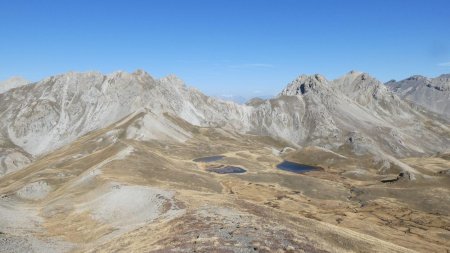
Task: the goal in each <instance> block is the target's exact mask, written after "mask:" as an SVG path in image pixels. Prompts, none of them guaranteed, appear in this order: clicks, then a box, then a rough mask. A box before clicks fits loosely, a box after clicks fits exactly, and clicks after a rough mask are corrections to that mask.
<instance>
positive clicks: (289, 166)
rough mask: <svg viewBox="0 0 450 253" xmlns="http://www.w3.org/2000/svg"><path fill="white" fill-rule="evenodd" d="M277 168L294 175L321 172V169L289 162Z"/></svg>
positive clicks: (284, 162)
mask: <svg viewBox="0 0 450 253" xmlns="http://www.w3.org/2000/svg"><path fill="white" fill-rule="evenodd" d="M277 168H278V169H280V170H285V171H290V172H294V173H305V172H308V171H315V170H320V168H319V167H315V166H311V165H306V164H301V163H294V162H289V161H283V162H282V163H279V164H278V165H277Z"/></svg>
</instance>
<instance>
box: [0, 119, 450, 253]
mask: <svg viewBox="0 0 450 253" xmlns="http://www.w3.org/2000/svg"><path fill="white" fill-rule="evenodd" d="M140 116H141V115H134V116H130V117H128V118H125V119H123V120H122V121H120V122H119V123H116V124H113V125H111V126H109V127H107V128H104V129H101V130H96V131H93V132H91V133H88V134H86V135H84V136H82V137H81V138H79V139H78V140H76V141H74V142H73V143H71V144H70V145H67V146H64V147H62V148H60V149H58V150H56V151H54V152H52V153H51V154H48V155H44V156H42V157H40V158H39V159H38V160H36V161H35V162H33V163H32V164H31V165H29V166H28V167H26V168H24V169H22V170H20V171H17V172H15V173H11V174H8V175H6V176H4V177H3V178H1V179H0V195H1V197H0V214H1V215H2V219H1V221H0V251H2V252H64V251H67V252H180V251H181V252H444V253H446V252H448V249H449V248H450V244H449V242H450V213H449V210H450V188H449V185H450V175H449V173H450V171H449V168H450V159H449V157H448V155H447V156H445V155H441V156H439V155H436V156H430V157H420V158H415V157H409V158H405V159H402V161H403V162H404V163H406V164H408V165H410V166H411V167H412V168H415V169H416V170H417V171H418V172H419V173H420V174H421V175H423V176H421V177H420V178H417V179H416V180H414V181H411V180H407V179H405V178H404V177H399V176H398V174H399V172H396V171H395V170H394V171H388V172H387V173H386V174H380V173H379V171H378V168H376V166H375V164H376V163H375V162H374V161H373V160H372V159H371V157H370V156H363V155H362V156H356V155H353V154H351V152H348V150H347V149H346V148H345V145H344V146H343V147H342V148H341V149H339V151H331V150H327V149H324V148H319V147H314V146H309V147H304V148H301V147H300V148H299V147H297V148H294V147H291V145H289V144H288V143H286V142H283V141H280V140H275V139H273V138H270V137H261V136H255V135H244V134H237V133H235V132H230V131H226V130H223V129H220V128H210V127H198V126H193V125H191V124H189V123H187V122H184V121H182V120H181V119H179V118H176V117H171V116H169V115H165V117H167V120H170V121H173V122H174V123H176V124H177V125H179V126H181V127H182V128H183V131H185V132H187V133H189V134H190V135H191V138H189V140H187V141H186V142H183V143H179V142H175V141H152V142H145V141H136V140H133V139H128V138H126V129H127V128H128V127H129V126H130V125H132V124H133V122H134V121H136V120H137V118H139V117H140ZM207 156H222V157H219V158H216V159H209V160H208V159H206V160H205V159H200V160H195V159H197V158H202V157H207ZM283 160H288V161H292V162H298V163H302V164H309V165H313V166H316V167H320V168H321V169H320V170H313V171H308V172H305V173H293V172H289V171H283V170H280V169H278V168H277V164H279V163H281V162H283ZM214 165H226V166H237V167H240V168H244V169H245V172H244V173H234V174H233V173H231V174H220V173H214V172H210V171H208V170H207V168H208V167H210V166H214ZM389 177H392V178H395V179H396V180H395V181H392V182H387V183H383V182H382V180H383V179H386V178H389Z"/></svg>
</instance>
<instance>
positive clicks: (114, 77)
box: [0, 70, 450, 171]
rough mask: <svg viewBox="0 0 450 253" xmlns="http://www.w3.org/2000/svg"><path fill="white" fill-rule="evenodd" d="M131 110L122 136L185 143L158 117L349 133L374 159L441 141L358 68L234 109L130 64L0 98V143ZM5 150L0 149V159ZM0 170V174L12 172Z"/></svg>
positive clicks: (269, 130) (289, 136) (33, 140)
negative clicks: (130, 69)
mask: <svg viewBox="0 0 450 253" xmlns="http://www.w3.org/2000/svg"><path fill="white" fill-rule="evenodd" d="M138 112H143V113H144V116H142V117H140V118H139V119H138V120H136V121H135V122H134V123H133V124H132V125H130V126H128V127H127V129H126V136H127V138H131V139H136V140H141V141H153V140H161V141H167V140H170V141H179V142H183V141H186V140H188V139H189V138H190V133H189V132H187V131H185V130H183V129H182V128H181V127H180V126H177V125H176V124H175V123H174V122H172V121H170V120H168V119H167V118H166V117H165V116H164V115H165V114H168V115H171V116H174V117H178V118H181V119H183V120H185V121H186V122H187V123H190V124H192V125H197V126H204V127H220V128H224V129H228V130H232V131H237V132H240V133H250V134H257V135H267V136H272V137H274V138H280V139H284V140H285V141H287V142H290V143H291V144H292V145H294V146H307V145H315V146H320V147H323V148H327V149H330V150H333V149H337V148H338V147H340V146H342V145H346V144H348V140H349V138H351V137H352V136H354V133H355V132H357V133H358V136H360V137H361V138H359V137H358V141H359V142H360V143H359V144H357V145H356V144H355V146H354V147H353V149H355V152H370V153H373V154H376V155H380V154H385V153H389V154H393V155H394V156H396V157H401V156H406V155H413V154H424V153H433V152H437V151H441V150H442V149H443V148H445V147H448V146H449V143H450V140H449V138H448V136H449V135H448V132H449V131H450V130H449V127H448V125H445V124H441V123H439V121H437V120H435V119H434V118H430V116H429V115H425V114H423V113H421V112H419V111H416V110H415V109H414V108H412V107H411V106H410V105H409V104H408V103H406V102H405V101H403V100H402V99H401V98H399V97H398V96H397V95H396V94H394V93H393V92H391V91H390V90H389V89H387V88H386V87H385V86H384V85H383V84H382V83H380V82H379V81H377V80H376V79H374V78H372V77H370V76H369V75H368V74H365V73H358V72H350V73H349V74H347V75H345V76H344V77H342V78H339V79H337V80H333V81H328V80H326V79H325V78H324V77H323V76H320V75H313V76H306V75H303V76H300V77H299V78H297V79H296V80H294V81H293V82H292V83H291V84H289V85H288V86H287V87H286V88H285V89H284V90H283V91H282V92H281V93H280V94H279V95H278V96H277V97H276V98H274V99H270V100H261V101H258V103H249V104H248V105H238V104H236V103H233V102H229V101H221V100H217V99H214V98H211V97H208V96H205V95H204V94H202V93H201V92H199V91H198V90H196V89H194V88H190V87H186V86H185V85H184V82H183V81H182V80H180V79H179V78H177V77H176V76H168V77H165V78H162V79H159V80H157V79H154V78H152V77H151V76H150V75H149V74H147V73H146V72H144V71H141V70H138V71H136V72H134V73H126V72H120V71H119V72H115V73H112V74H109V75H103V74H101V73H97V72H89V73H74V72H71V73H67V74H63V75H58V76H53V77H50V78H47V79H44V80H42V81H40V82H37V83H34V84H31V85H26V86H22V87H19V88H16V89H13V90H10V91H9V92H6V93H3V94H0V116H1V119H0V136H3V141H2V142H0V148H2V149H3V150H6V149H8V150H11V149H14V150H19V152H20V154H22V155H23V157H29V156H30V155H32V156H39V155H42V154H45V153H47V152H50V151H52V150H55V149H57V148H59V147H61V146H63V145H66V144H69V143H70V142H72V141H74V140H75V139H77V138H78V137H80V136H82V135H84V134H86V133H88V132H90V131H93V130H96V129H99V128H104V127H106V126H109V125H111V124H113V123H116V122H119V121H120V120H122V119H123V118H125V117H127V116H130V115H132V114H135V113H138ZM130 117H131V116H130ZM428 122H435V124H433V125H430V124H429V123H428ZM443 136H444V137H443ZM12 153H14V152H12V151H8V152H3V153H1V156H0V161H5V159H6V157H8V156H9V157H10V158H11V157H12V156H11V154H12ZM14 156H17V154H16V155H14ZM19 160H20V159H19ZM23 161H24V162H23V163H28V162H29V161H26V160H25V159H23ZM1 166H2V168H1V170H2V171H5V170H14V169H15V168H12V169H11V165H9V168H10V169H8V168H6V169H5V163H4V162H2V165H1ZM19 167H20V166H19Z"/></svg>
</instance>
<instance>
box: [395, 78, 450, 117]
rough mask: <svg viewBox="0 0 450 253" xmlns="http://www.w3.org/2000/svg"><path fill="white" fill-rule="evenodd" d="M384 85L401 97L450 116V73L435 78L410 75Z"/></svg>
mask: <svg viewBox="0 0 450 253" xmlns="http://www.w3.org/2000/svg"><path fill="white" fill-rule="evenodd" d="M386 85H387V86H388V87H389V88H390V89H391V90H393V91H394V92H395V93H396V94H397V95H399V96H400V97H401V98H404V99H406V100H408V101H411V102H412V103H414V104H416V105H420V106H422V107H424V108H426V109H427V110H430V111H432V112H435V113H437V114H440V115H442V116H444V117H446V118H447V119H449V118H450V74H445V75H440V76H438V77H436V78H427V77H424V76H412V77H410V78H407V79H405V80H402V81H399V82H396V81H390V82H387V83H386Z"/></svg>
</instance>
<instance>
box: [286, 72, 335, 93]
mask: <svg viewBox="0 0 450 253" xmlns="http://www.w3.org/2000/svg"><path fill="white" fill-rule="evenodd" d="M327 83H328V81H327V79H326V78H325V77H324V76H322V75H320V74H315V75H301V76H299V77H297V79H295V80H294V81H293V82H291V83H290V84H288V86H287V87H286V88H285V89H284V90H283V91H281V93H280V95H284V96H295V95H305V94H307V93H308V92H309V91H316V92H317V91H320V90H321V89H322V88H324V87H326V85H327Z"/></svg>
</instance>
